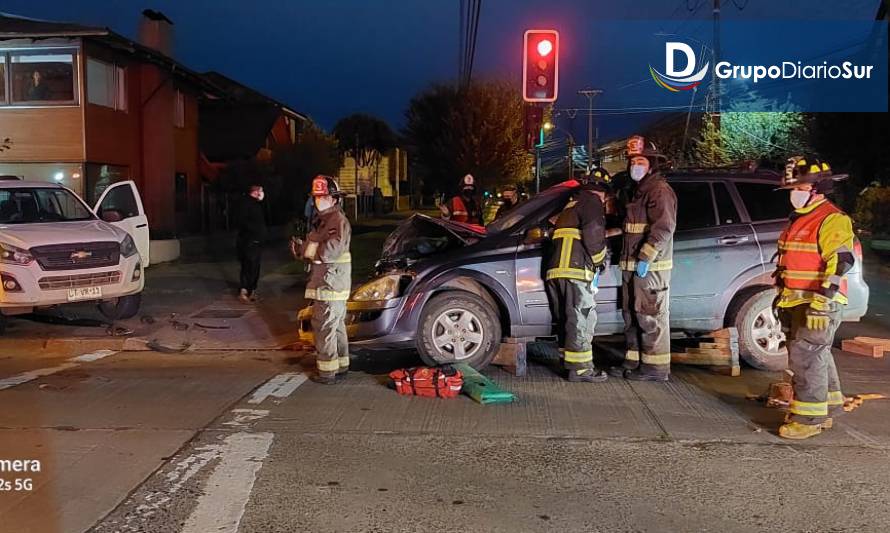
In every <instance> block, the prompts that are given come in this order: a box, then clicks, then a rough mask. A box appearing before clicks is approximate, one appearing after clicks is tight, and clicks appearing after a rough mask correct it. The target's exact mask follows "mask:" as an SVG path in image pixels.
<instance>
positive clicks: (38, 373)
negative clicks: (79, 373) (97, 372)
mask: <svg viewBox="0 0 890 533" xmlns="http://www.w3.org/2000/svg"><path fill="white" fill-rule="evenodd" d="M76 366H78V365H77V363H62V364H61V365H59V366H54V367H50V368H41V369H39V370H29V371H28V372H22V373H21V374H17V375H15V376H10V377H8V378H3V379H0V390H3V389H9V388H11V387H15V386H17V385H21V384H22V383H27V382H29V381H34V380H35V379H37V378H42V377H43V376H49V375H51V374H55V373H56V372H61V371H63V370H68V369H69V368H74V367H76Z"/></svg>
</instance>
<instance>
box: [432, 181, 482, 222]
mask: <svg viewBox="0 0 890 533" xmlns="http://www.w3.org/2000/svg"><path fill="white" fill-rule="evenodd" d="M439 209H440V210H441V211H442V218H447V219H450V220H453V221H455V222H463V223H464V224H476V225H480V224H482V207H481V206H480V205H479V202H478V201H477V200H476V179H475V178H473V175H472V174H467V175H466V176H464V177H463V179H462V180H461V183H460V193H459V194H458V195H456V196H454V197H452V198H451V199H450V200H448V201H447V202H445V203H444V204H441V205H440V206H439Z"/></svg>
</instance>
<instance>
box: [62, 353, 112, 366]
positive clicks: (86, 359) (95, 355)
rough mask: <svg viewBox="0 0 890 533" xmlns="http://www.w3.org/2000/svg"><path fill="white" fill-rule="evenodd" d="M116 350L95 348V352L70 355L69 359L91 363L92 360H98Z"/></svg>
mask: <svg viewBox="0 0 890 533" xmlns="http://www.w3.org/2000/svg"><path fill="white" fill-rule="evenodd" d="M116 353H117V352H116V351H114V350H96V351H95V352H90V353H85V354H83V355H78V356H77V357H72V358H71V359H69V361H74V362H76V363H92V362H93V361H98V360H99V359H105V358H106V357H108V356H111V355H114V354H116Z"/></svg>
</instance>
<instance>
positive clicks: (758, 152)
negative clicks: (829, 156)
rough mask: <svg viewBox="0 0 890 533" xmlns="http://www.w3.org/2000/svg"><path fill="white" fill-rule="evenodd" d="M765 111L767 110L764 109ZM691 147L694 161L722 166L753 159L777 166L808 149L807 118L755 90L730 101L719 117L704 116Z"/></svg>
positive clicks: (790, 107) (706, 164) (784, 103)
mask: <svg viewBox="0 0 890 533" xmlns="http://www.w3.org/2000/svg"><path fill="white" fill-rule="evenodd" d="M764 110H767V111H764ZM703 121H704V122H703V123H702V128H701V133H700V136H699V138H698V139H697V140H696V142H695V147H694V150H693V153H694V158H695V160H696V163H697V164H699V165H702V166H722V165H729V164H733V163H739V162H741V161H756V162H758V163H770V164H772V165H773V166H778V165H781V164H782V163H784V161H785V159H786V158H787V157H788V156H789V155H792V154H795V153H802V152H806V151H808V149H809V127H808V126H809V120H808V118H807V117H806V115H804V114H803V113H801V112H799V111H798V110H797V108H795V107H794V106H793V105H792V104H790V103H789V102H775V101H771V100H767V99H764V98H761V97H760V96H758V95H757V94H756V93H751V94H749V95H748V96H747V97H746V98H744V99H741V100H739V99H737V100H735V101H733V103H732V105H731V106H730V108H729V109H728V110H727V112H724V113H721V114H720V116H719V125H718V122H717V121H716V120H714V118H713V115H704V116H703Z"/></svg>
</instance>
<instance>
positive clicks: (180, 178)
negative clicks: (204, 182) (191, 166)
mask: <svg viewBox="0 0 890 533" xmlns="http://www.w3.org/2000/svg"><path fill="white" fill-rule="evenodd" d="M175 179H176V182H175V184H174V187H175V190H176V212H177V213H185V212H186V211H188V209H189V180H188V175H187V174H185V173H183V172H177V173H176V176H175Z"/></svg>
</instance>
